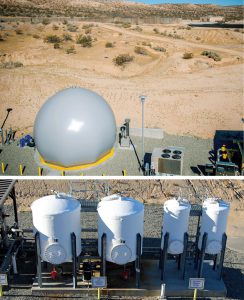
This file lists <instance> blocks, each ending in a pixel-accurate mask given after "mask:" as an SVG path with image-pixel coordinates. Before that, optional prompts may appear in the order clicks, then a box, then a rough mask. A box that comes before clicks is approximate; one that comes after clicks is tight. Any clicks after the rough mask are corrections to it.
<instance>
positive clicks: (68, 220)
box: [31, 194, 81, 288]
mask: <svg viewBox="0 0 244 300" xmlns="http://www.w3.org/2000/svg"><path fill="white" fill-rule="evenodd" d="M80 207H81V205H80V203H79V201H77V200H75V199H73V198H72V197H71V196H69V195H66V194H55V195H50V196H46V197H43V198H40V199H38V200H36V201H34V202H33V203H32V205H31V209H32V217H33V225H34V233H35V242H36V257H37V276H38V286H39V287H42V261H44V262H47V263H50V264H52V265H60V264H62V263H64V262H72V264H73V288H76V287H77V275H76V270H77V257H78V256H79V255H80V253H81V243H80V240H81V226H80ZM64 224H65V226H64Z"/></svg>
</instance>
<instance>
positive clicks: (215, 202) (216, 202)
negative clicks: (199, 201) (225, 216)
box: [203, 198, 230, 209]
mask: <svg viewBox="0 0 244 300" xmlns="http://www.w3.org/2000/svg"><path fill="white" fill-rule="evenodd" d="M210 206H211V207H212V206H214V207H218V208H219V209H228V208H229V207H230V204H229V203H227V202H225V201H224V200H223V199H221V198H207V199H206V200H204V202H203V208H207V207H210Z"/></svg>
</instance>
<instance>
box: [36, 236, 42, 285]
mask: <svg viewBox="0 0 244 300" xmlns="http://www.w3.org/2000/svg"><path fill="white" fill-rule="evenodd" d="M35 242H36V271H37V277H38V286H39V287H40V288H41V287H42V262H41V243H40V233H39V232H37V233H36V234H35Z"/></svg>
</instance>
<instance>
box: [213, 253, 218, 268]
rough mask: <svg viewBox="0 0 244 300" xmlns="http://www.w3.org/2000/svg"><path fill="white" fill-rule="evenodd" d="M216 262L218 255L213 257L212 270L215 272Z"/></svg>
mask: <svg viewBox="0 0 244 300" xmlns="http://www.w3.org/2000/svg"><path fill="white" fill-rule="evenodd" d="M217 260H218V254H216V255H214V263H213V270H216V266H217Z"/></svg>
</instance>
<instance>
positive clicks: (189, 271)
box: [32, 260, 227, 297]
mask: <svg viewBox="0 0 244 300" xmlns="http://www.w3.org/2000/svg"><path fill="white" fill-rule="evenodd" d="M131 270H133V268H131ZM122 271H123V267H122V266H117V265H114V264H108V265H107V281H108V287H107V288H105V289H102V294H104V295H109V296H131V297H137V296H160V292H161V280H160V270H159V268H158V260H142V268H141V282H140V288H139V289H137V288H135V275H134V274H131V276H130V277H129V279H128V280H126V281H125V280H123V279H122V277H121V273H122ZM165 275H166V276H165V278H166V279H165V282H164V283H165V284H166V296H171V297H192V296H193V290H190V289H188V284H189V278H194V277H196V271H195V270H194V269H193V264H188V265H187V268H186V276H185V279H184V280H183V279H182V278H181V272H180V271H178V270H177V264H176V262H175V261H167V264H166V269H165ZM203 277H205V278H206V279H205V288H204V290H199V291H198V296H200V297H225V296H226V293H227V291H226V287H225V285H224V282H223V281H222V280H218V279H217V277H218V273H217V272H216V271H213V270H212V266H211V264H210V262H209V261H206V262H204V268H203ZM58 293H59V294H60V293H62V294H64V293H66V294H74V293H77V294H82V295H85V294H87V293H89V294H90V295H91V294H92V295H95V294H96V293H97V290H96V289H93V288H91V286H90V285H89V287H88V283H84V282H82V280H81V276H78V287H77V289H73V288H72V277H71V276H70V277H67V279H66V281H65V282H64V280H63V282H62V281H60V282H53V281H52V280H51V279H50V275H49V274H43V287H42V288H39V287H38V286H37V280H35V282H34V284H33V287H32V294H35V295H37V294H38V295H40V294H52V295H53V294H58Z"/></svg>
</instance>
